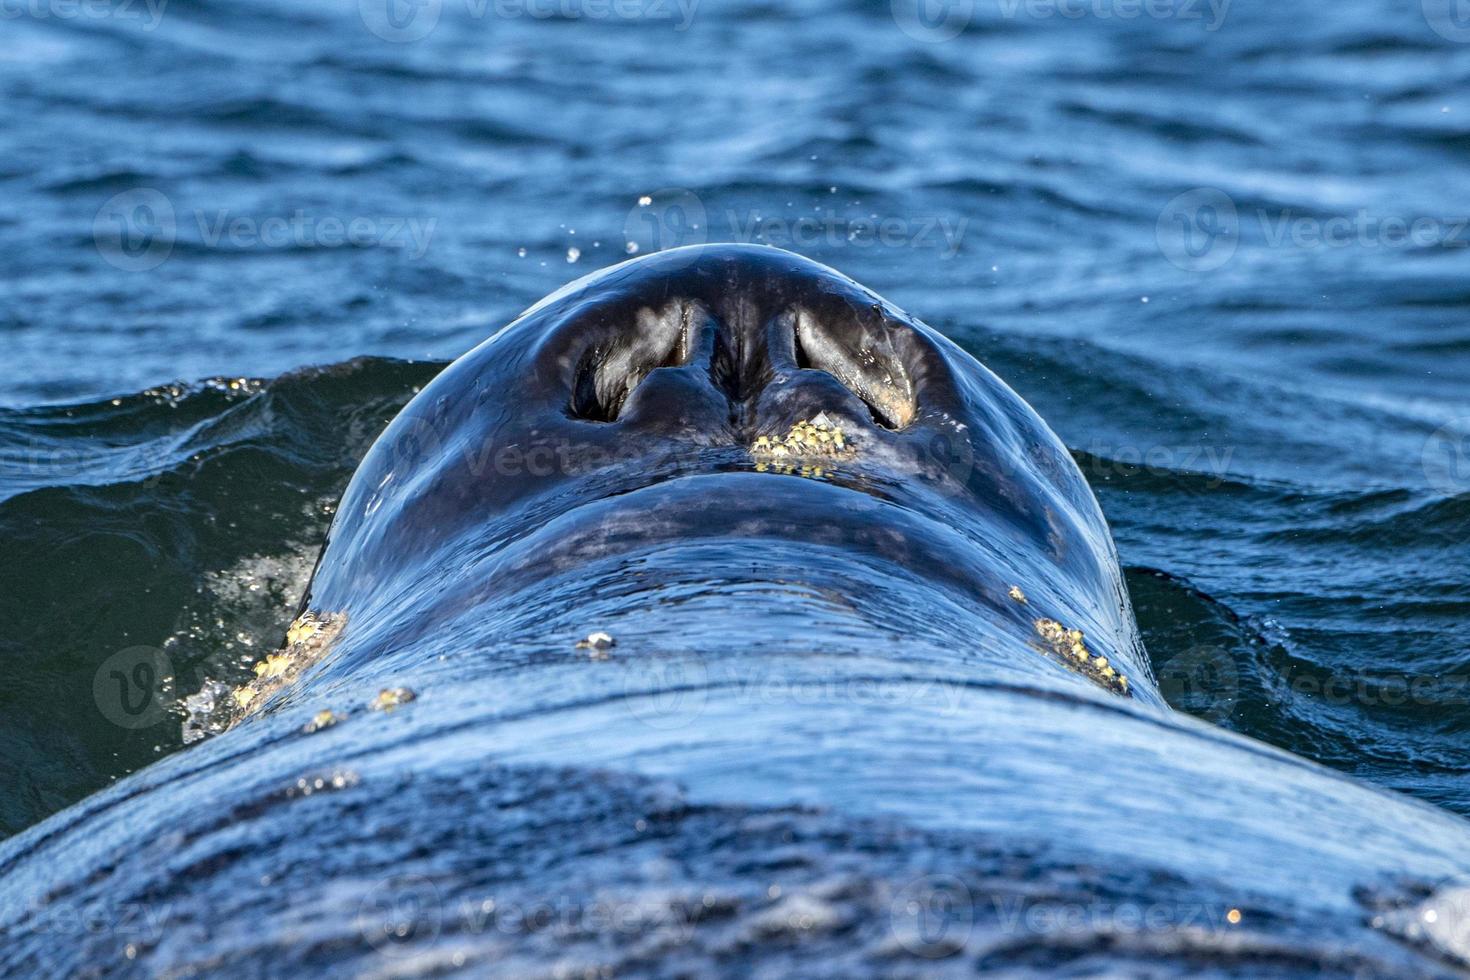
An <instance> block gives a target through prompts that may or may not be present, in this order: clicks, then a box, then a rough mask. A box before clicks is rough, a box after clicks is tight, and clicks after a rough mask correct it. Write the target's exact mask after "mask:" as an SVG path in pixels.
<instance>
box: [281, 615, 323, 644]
mask: <svg viewBox="0 0 1470 980" xmlns="http://www.w3.org/2000/svg"><path fill="white" fill-rule="evenodd" d="M321 628H322V625H321V623H320V622H318V621H317V619H316V617H315V616H313V615H312V614H311V613H305V614H303V615H302V616H301V617H300V618H299V619H297V620H296V622H294V623H292V624H291V628H290V629H288V630H287V631H286V643H287V644H288V645H289V644H293V643H300V642H302V641H303V640H309V639H311V638H312V637H313V636H315V635H316V634H317V632H318V631H319V630H320V629H321Z"/></svg>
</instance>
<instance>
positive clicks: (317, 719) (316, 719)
mask: <svg viewBox="0 0 1470 980" xmlns="http://www.w3.org/2000/svg"><path fill="white" fill-rule="evenodd" d="M341 720H342V716H341V715H339V714H337V712H335V711H333V710H332V709H331V708H324V709H323V710H321V711H318V712H317V713H316V714H314V715H312V716H311V721H309V722H307V723H306V725H305V726H303V727H302V729H301V730H302V731H303V732H305V733H306V734H308V735H310V734H312V733H314V732H319V731H321V730H322V729H323V728H331V727H332V726H333V725H335V724H337V722H339V721H341Z"/></svg>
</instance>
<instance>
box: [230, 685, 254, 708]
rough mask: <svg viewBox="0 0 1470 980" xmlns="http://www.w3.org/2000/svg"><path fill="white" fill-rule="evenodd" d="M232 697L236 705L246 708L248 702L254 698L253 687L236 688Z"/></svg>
mask: <svg viewBox="0 0 1470 980" xmlns="http://www.w3.org/2000/svg"><path fill="white" fill-rule="evenodd" d="M234 698H235V704H236V705H237V706H239V707H241V708H248V707H250V702H251V701H253V700H254V699H255V689H254V688H249V687H241V688H236V689H235V694H234Z"/></svg>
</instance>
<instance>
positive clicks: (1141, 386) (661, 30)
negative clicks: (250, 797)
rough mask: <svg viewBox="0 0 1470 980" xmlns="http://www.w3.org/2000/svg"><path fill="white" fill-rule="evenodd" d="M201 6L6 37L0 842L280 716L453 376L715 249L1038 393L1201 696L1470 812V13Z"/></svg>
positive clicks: (1190, 698) (37, 4)
mask: <svg viewBox="0 0 1470 980" xmlns="http://www.w3.org/2000/svg"><path fill="white" fill-rule="evenodd" d="M396 2H397V0H395V3H396ZM158 3H159V0H154V5H153V6H152V7H150V6H148V5H147V4H146V3H145V2H144V0H106V2H104V0H96V2H95V3H94V4H93V5H91V6H87V5H84V4H81V3H80V2H78V3H71V2H70V0H45V2H43V0H24V2H22V0H7V2H6V3H5V4H4V5H0V15H3V16H0V93H3V105H4V107H5V108H4V121H3V123H0V242H3V246H4V247H3V248H0V270H3V275H0V337H3V341H0V343H3V352H4V356H3V357H0V405H3V406H4V407H3V408H0V465H3V475H0V498H3V502H0V542H3V555H0V624H3V626H4V629H3V631H0V662H3V664H4V665H5V667H6V668H7V669H6V671H5V674H4V678H5V683H4V684H3V685H0V785H3V786H4V787H5V790H4V791H3V793H0V832H10V831H14V830H16V829H18V828H20V827H23V826H25V825H27V824H29V823H31V822H33V821H34V820H36V819H38V818H39V817H41V816H44V815H45V814H47V813H49V812H52V811H54V810H56V809H58V808H60V807H62V806H63V805H65V804H66V803H68V802H70V801H72V800H74V799H76V798H78V797H80V796H82V795H85V794H86V793H87V792H89V791H90V790H92V789H95V788H96V787H98V786H100V785H103V784H105V783H106V782H108V781H109V780H111V779H114V778H116V777H117V776H119V775H120V774H123V773H125V772H128V771H131V770H133V769H136V768H138V767H139V766H141V765H144V764H146V763H148V762H149V761H151V760H152V759H154V758H157V757H158V754H159V753H161V752H166V751H170V750H173V749H175V748H177V747H178V744H179V738H178V734H177V719H176V718H173V717H171V716H169V715H167V714H166V713H165V712H163V711H162V710H161V706H162V705H164V704H166V703H167V701H166V698H165V697H151V698H150V690H151V689H152V688H155V687H159V686H162V687H163V688H164V694H165V695H178V694H185V693H189V692H190V691H192V690H194V689H196V688H197V687H198V686H199V684H200V683H201V682H202V680H203V678H204V677H206V676H209V677H221V678H225V679H228V680H238V679H240V678H241V677H243V676H245V674H246V673H247V669H246V668H245V667H244V666H243V664H244V663H245V662H248V661H249V660H251V659H252V658H254V657H255V656H257V655H258V654H259V653H260V652H261V651H262V650H263V649H269V648H270V647H271V646H272V645H273V644H274V643H275V642H276V641H277V640H278V639H279V637H280V634H281V632H282V630H283V629H284V626H285V624H286V623H287V622H288V621H289V619H290V618H291V615H292V613H293V611H294V607H295V603H296V601H297V598H298V597H299V592H300V588H301V586H302V584H303V583H304V580H305V578H306V576H307V574H308V572H309V570H310V566H311V562H312V560H313V559H314V557H315V552H316V549H317V548H318V546H319V544H320V541H321V538H322V534H323V532H324V529H325V524H326V517H327V515H328V514H329V513H330V509H331V506H332V503H333V501H334V500H335V498H336V495H337V494H338V493H339V492H340V491H341V489H342V487H343V486H344V485H345V483H346V481H347V479H348V477H349V476H350V475H351V473H352V470H353V467H354V464H355V461H356V459H357V458H358V457H359V456H360V455H361V453H362V452H363V451H364V450H365V448H366V446H367V444H368V443H369V442H370V441H371V439H372V438H373V436H374V435H375V433H376V432H377V431H378V429H379V428H380V427H381V426H382V424H383V423H384V422H385V421H386V420H387V419H388V418H389V417H391V416H392V414H393V413H394V412H395V411H396V409H397V408H398V407H399V406H401V405H402V404H403V403H404V402H405V401H406V400H407V399H408V398H409V397H411V395H412V393H413V391H414V390H415V388H416V386H418V385H421V384H422V383H423V382H424V381H426V380H427V379H428V378H430V377H432V375H433V374H434V372H435V371H436V370H437V369H438V368H439V367H440V366H442V363H443V361H444V360H447V359H449V358H452V357H453V356H455V355H457V354H459V353H460V352H462V351H463V350H465V349H467V348H468V347H470V346H472V345H473V344H475V343H476V342H478V341H479V340H480V339H482V338H483V337H484V336H486V335H487V334H488V333H489V332H490V331H491V330H492V329H493V328H495V327H497V326H499V325H500V324H501V323H503V322H505V321H507V320H508V319H509V318H511V317H512V316H514V315H515V314H516V313H517V312H519V311H520V310H521V309H522V308H523V307H525V306H526V305H528V304H529V303H531V302H533V301H534V300H536V299H537V298H539V297H540V296H542V295H543V294H545V293H547V292H549V291H550V290H552V289H554V288H555V287H557V286H559V285H561V284H562V283H564V282H565V281H567V280H568V279H570V278H573V277H575V276H578V275H581V274H583V273H586V272H589V271H591V270H593V269H595V268H599V267H601V266H604V265H607V264H610V263H612V262H615V261H617V260H619V259H621V258H623V257H624V256H625V255H626V254H627V252H628V249H629V243H630V242H631V243H633V244H634V245H636V246H637V247H638V249H639V250H640V251H641V252H646V251H648V250H649V249H652V248H656V247H660V246H668V245H673V244H681V243H686V242H691V241H701V240H756V241H768V242H770V243H772V244H776V245H782V246H785V247H793V248H795V249H796V250H798V251H801V252H803V253H805V254H807V255H810V256H812V257H814V258H817V259H819V260H821V261H824V262H827V263H829V264H831V265H833V266H836V267H837V268H839V269H841V270H842V271H844V272H846V273H848V274H849V275H851V276H853V277H854V278H856V279H858V280H859V281H861V282H863V283H865V284H867V285H869V286H871V287H872V288H874V289H875V290H877V291H878V292H880V293H882V294H884V295H885V296H887V297H888V298H890V299H892V300H893V301H895V302H896V303H898V304H899V305H901V306H903V307H905V308H907V309H908V310H910V311H911V312H913V313H914V314H916V315H917V316H920V317H922V318H924V319H925V320H927V321H929V322H930V323H932V324H934V325H936V326H938V327H940V328H941V329H943V330H944V331H946V332H947V333H948V334H949V335H950V336H952V337H954V338H955V339H956V340H958V341H959V342H961V343H962V344H963V345H964V346H966V347H967V348H968V349H969V350H970V351H971V352H973V353H974V354H975V355H976V356H977V357H979V358H980V359H981V360H983V361H984V362H986V363H987V364H988V365H990V366H991V367H992V368H993V369H994V370H995V371H997V372H998V373H999V374H1000V375H1001V376H1002V377H1004V378H1006V379H1007V380H1008V381H1009V382H1010V383H1011V384H1012V385H1013V386H1014V387H1015V388H1017V390H1018V391H1020V393H1021V394H1022V395H1023V396H1024V397H1026V398H1027V399H1028V400H1030V401H1031V402H1032V404H1034V405H1035V406H1036V408H1037V409H1038V411H1040V413H1041V414H1042V416H1043V417H1045V418H1046V419H1047V420H1048V421H1049V422H1050V423H1051V425H1052V426H1053V428H1055V429H1056V430H1057V432H1058V433H1059V434H1060V435H1061V436H1062V438H1063V439H1064V440H1065V441H1066V442H1067V444H1068V445H1069V446H1071V447H1072V448H1073V450H1074V452H1075V454H1076V456H1077V458H1078V460H1079V462H1080V463H1081V464H1082V466H1083V468H1084V471H1085V472H1086V473H1087V475H1088V477H1089V479H1090V480H1091V482H1092V484H1093V486H1094V487H1095V488H1096V490H1097V492H1098V494H1099V496H1100V497H1101V499H1102V502H1103V506H1104V509H1105V510H1106V512H1107V514H1108V517H1109V519H1110V520H1111V522H1112V523H1113V527H1114V531H1115V534H1116V537H1117V539H1118V543H1119V547H1120V550H1121V553H1122V557H1123V561H1124V563H1125V565H1127V566H1128V568H1129V586H1130V589H1131V590H1132V592H1133V596H1134V599H1135V603H1136V605H1137V611H1138V614H1139V618H1140V622H1141V625H1142V626H1143V628H1144V632H1145V639H1146V641H1147V643H1148V647H1149V651H1150V655H1151V657H1152V658H1153V661H1154V665H1155V669H1156V672H1158V673H1159V674H1160V676H1161V680H1162V681H1163V684H1164V687H1165V690H1166V691H1167V692H1169V693H1170V695H1171V697H1172V698H1173V700H1174V701H1175V703H1176V704H1179V705H1180V706H1182V707H1185V708H1186V709H1189V710H1193V711H1195V712H1197V713H1200V714H1203V715H1204V716H1206V717H1209V718H1211V719H1213V720H1216V721H1218V722H1220V723H1221V724H1224V725H1227V726H1229V727H1231V728H1235V729H1238V730H1241V731H1244V732H1247V733H1249V734H1251V735H1254V736H1256V737H1258V738H1261V739H1264V740H1266V741H1269V742H1272V743H1274V744H1277V745H1281V746H1284V747H1286V748H1288V749H1291V750H1292V751H1295V752H1298V753H1301V754H1303V755H1305V756H1308V757H1310V758H1313V759H1317V760H1320V761H1322V762H1324V763H1326V764H1328V765H1330V766H1334V767H1336V768H1339V769H1343V770H1346V771H1349V772H1353V773H1356V774H1358V775H1360V776H1362V777H1364V778H1366V779H1369V780H1372V781H1374V782H1377V783H1379V784H1382V785H1385V786H1390V787H1393V788H1395V789H1399V790H1402V791H1405V792H1408V793H1411V794H1413V795H1416V796H1419V797H1421V798H1424V799H1427V800H1431V801H1433V802H1436V803H1439V804H1442V805H1444V806H1446V807H1449V808H1451V809H1453V810H1456V811H1459V812H1461V813H1470V779H1467V778H1466V777H1467V775H1470V640H1467V638H1466V637H1467V620H1470V616H1467V613H1470V585H1467V580H1470V547H1467V538H1470V435H1467V433H1470V276H1467V273H1470V249H1467V247H1466V246H1470V226H1467V224H1466V219H1467V218H1470V180H1467V176H1470V168H1467V163H1470V103H1467V100H1466V98H1465V93H1466V92H1467V91H1470V88H1467V83H1470V20H1466V21H1460V20H1455V19H1454V17H1453V16H1452V15H1453V14H1454V13H1455V11H1454V9H1453V8H1452V6H1451V5H1450V4H1449V3H1448V0H1445V2H1444V3H1443V4H1440V0H1427V3H1426V5H1425V6H1421V5H1420V4H1418V3H1413V2H1390V0H1345V2H1341V3H1337V4H1333V5H1331V6H1330V7H1325V6H1323V5H1320V4H1309V3H1305V2H1292V3H1275V4H1262V3H1246V2H1244V0H1236V2H1235V3H1232V4H1228V5H1224V6H1222V5H1221V4H1220V3H1219V2H1217V3H1216V5H1215V6H1214V7H1213V8H1212V7H1211V6H1210V5H1209V4H1207V3H1203V2H1201V3H1193V2H1189V0H1177V2H1175V3H1173V4H1169V3H1163V2H1162V0H1156V2H1155V3H1154V4H1153V5H1151V6H1148V7H1141V6H1130V5H1129V0H1086V2H1078V0H1072V2H1070V3H1069V4H1068V5H1067V8H1066V9H1067V11H1068V12H1069V13H1079V12H1080V15H1079V16H1063V15H1061V13H1059V12H1056V13H1052V14H1051V15H1049V16H1048V15H1047V12H1048V11H1049V10H1052V9H1053V8H1052V7H1051V6H1050V5H1045V4H1043V5H1040V6H1038V4H1037V3H1036V2H1034V0H1033V2H1032V3H1020V2H1018V3H1014V4H1013V3H1011V2H1010V0H978V2H975V3H966V2H961V0H953V2H951V3H949V4H948V6H947V7H943V6H939V5H934V6H933V7H931V8H930V9H929V14H930V16H929V17H928V18H927V19H924V20H916V19H914V17H913V16H912V14H913V11H914V8H913V7H911V6H906V5H905V3H904V2H902V0H900V2H899V3H898V4H897V5H896V6H893V7H890V5H888V4H882V3H879V4H868V5H864V4H858V3H841V2H836V0H833V2H826V3H821V2H809V3H794V2H793V3H787V4H774V3H771V4H762V3H729V2H722V3H720V4H718V5H717V4H715V3H713V2H712V0H705V2H703V3H697V4H695V5H694V6H693V7H692V9H691V7H690V6H689V4H688V0H685V4H684V6H683V8H682V9H681V8H680V7H679V6H678V5H677V4H675V3H674V2H673V0H669V2H668V3H661V2H656V0H640V2H638V3H631V2H626V0H624V2H620V3H618V4H613V3H611V2H609V3H606V4H601V5H599V4H598V3H597V2H596V0H593V2H592V3H590V4H587V5H580V4H576V3H561V2H559V0H558V3H555V4H553V3H540V4H537V3H535V2H531V0H528V2H527V3H512V2H509V0H503V2H501V3H499V4H498V5H497V4H496V3H494V2H493V0H486V2H485V3H481V2H479V0H421V2H420V3H419V5H418V6H404V7H395V9H394V10H393V11H392V12H391V13H392V14H393V17H392V18H391V19H387V17H386V15H387V14H388V13H389V11H388V10H387V8H386V7H385V0H363V3H362V4H358V3H357V2H356V0H352V2H327V3H290V4H288V3H272V2H269V0H236V2H223V0H166V2H165V3H164V4H163V6H162V8H161V9H160V8H159V6H158ZM558 9H559V10H561V11H562V13H561V14H559V15H558V16H554V17H542V16H532V14H531V12H530V11H534V12H536V13H546V12H547V11H556V10H558ZM579 10H580V11H582V12H583V16H580V17H579V16H575V14H576V12H577V11H579ZM630 11H635V12H636V11H642V12H643V13H644V14H645V15H646V16H643V17H641V18H638V17H627V16H625V14H627V13H628V12H630ZM1150 11H1152V13H1151V12H1150ZM1129 12H1136V13H1137V15H1136V16H1132V17H1128V16H1124V15H1125V14H1127V13H1129ZM1158 14H1171V15H1170V16H1158ZM946 16H948V17H949V20H946V19H945V17H946ZM959 28H963V29H962V30H958V29H959ZM375 31H376V32H375ZM426 31H427V33H426ZM956 31H958V32H957V33H956ZM951 34H953V35H955V36H953V37H948V35H951ZM380 35H386V36H387V37H389V38H393V39H394V40H386V39H384V37H383V36H380ZM420 35H423V36H420ZM1202 189H1203V190H1202ZM645 195H646V196H648V197H649V199H650V200H649V203H648V204H646V205H644V206H640V204H639V200H640V198H642V197H644V196H645ZM1180 195H1184V196H1183V197H1180ZM799 219H800V220H799ZM358 356H365V359H363V360H358V361H353V362H351V363H347V364H340V362H344V361H347V360H348V359H349V358H353V357H358ZM407 361H412V362H413V363H408V362H407ZM333 364H340V366H336V367H324V368H318V367H311V366H320V365H333ZM204 378H224V379H225V380H223V381H220V380H215V381H201V380H200V379H204ZM245 378H251V379H254V378H276V380H273V381H257V380H250V381H242V380H240V379H245ZM231 379H234V380H233V381H232V380H231ZM170 677H172V682H171V683H169V682H168V678H170Z"/></svg>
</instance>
